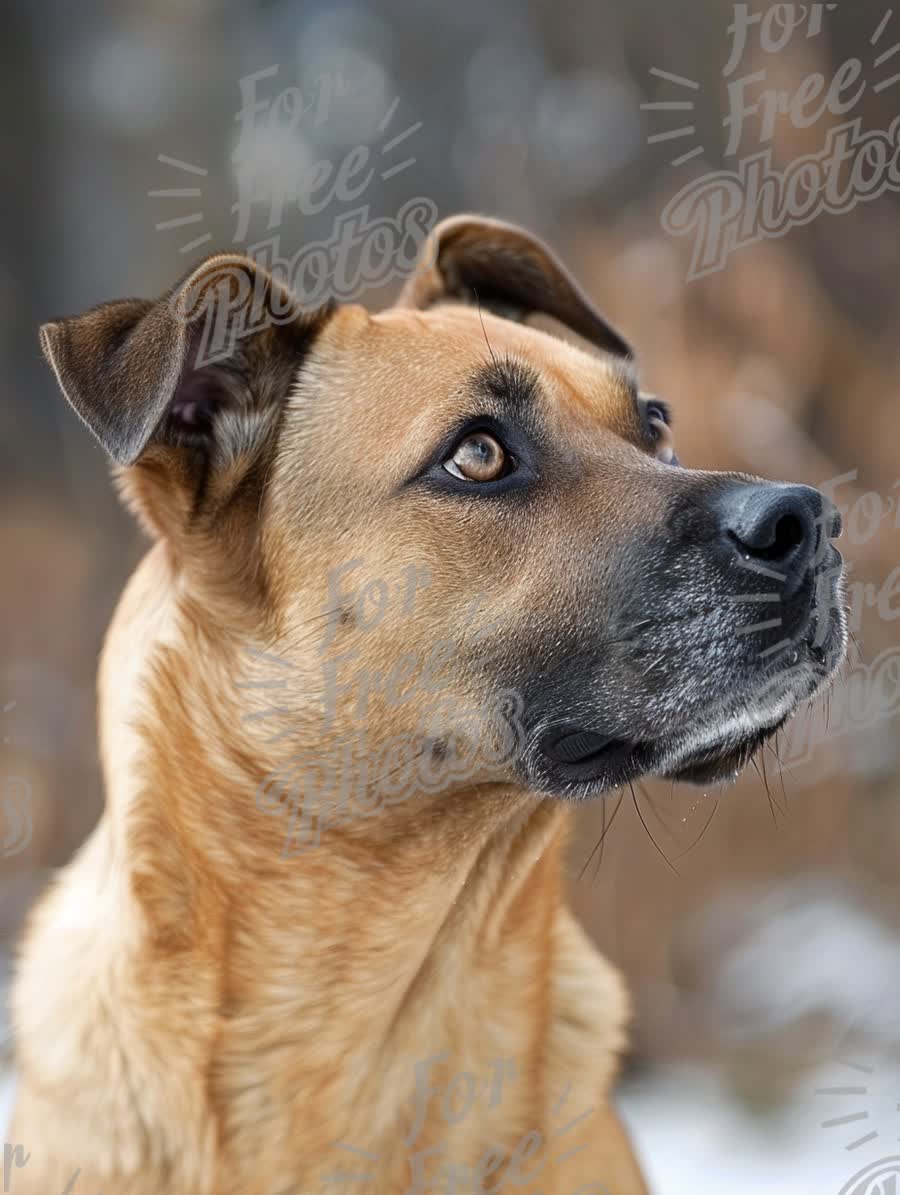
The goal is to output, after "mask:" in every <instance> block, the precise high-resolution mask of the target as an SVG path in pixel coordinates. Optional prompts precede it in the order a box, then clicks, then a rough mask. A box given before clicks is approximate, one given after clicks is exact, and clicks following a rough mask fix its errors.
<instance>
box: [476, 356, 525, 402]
mask: <svg viewBox="0 0 900 1195" xmlns="http://www.w3.org/2000/svg"><path fill="white" fill-rule="evenodd" d="M473 382H474V389H475V392H476V393H478V394H483V395H486V396H487V397H488V398H489V399H492V400H493V401H494V402H495V403H496V404H497V406H498V407H499V408H500V412H501V413H502V414H510V415H519V416H522V415H526V414H528V413H529V412H530V411H532V410H533V409H534V408H535V406H536V405H537V401H538V397H539V395H540V390H541V384H540V379H539V378H538V375H537V373H536V371H535V370H533V369H532V368H531V367H530V366H528V365H524V364H523V363H522V362H521V361H515V360H513V359H512V358H510V357H502V358H498V359H497V360H494V361H491V363H490V364H489V365H485V366H483V367H482V368H481V369H479V370H478V372H477V373H476V374H475V377H474V378H473Z"/></svg>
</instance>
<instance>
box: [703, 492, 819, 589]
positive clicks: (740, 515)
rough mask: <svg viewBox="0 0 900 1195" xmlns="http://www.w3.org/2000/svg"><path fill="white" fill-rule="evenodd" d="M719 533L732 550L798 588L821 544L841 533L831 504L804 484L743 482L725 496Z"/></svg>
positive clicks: (721, 507) (790, 585)
mask: <svg viewBox="0 0 900 1195" xmlns="http://www.w3.org/2000/svg"><path fill="white" fill-rule="evenodd" d="M720 513H721V531H722V534H723V536H724V537H725V539H726V540H727V541H728V543H729V544H730V547H731V550H732V551H733V552H736V553H737V554H738V555H739V556H740V557H741V558H742V559H744V560H753V561H756V562H758V563H759V564H761V565H764V566H765V567H767V568H769V569H772V570H773V571H776V572H778V573H781V574H783V576H784V580H785V583H786V585H787V586H788V588H796V586H797V585H799V584H800V582H801V581H802V580H803V579H804V577H805V576H806V573H807V572H808V570H809V569H810V567H811V566H812V565H813V564H814V563H815V562H816V558H817V554H818V553H819V551H820V550H821V548H822V547H823V545H824V539H823V537H827V538H829V539H830V538H833V537H834V536H837V535H840V533H841V518H840V515H839V514H838V512H837V510H836V508H835V507H834V505H833V503H831V502H830V501H829V500H828V499H827V498H826V497H825V496H824V495H823V494H820V493H819V491H818V490H814V489H812V487H811V486H806V485H776V484H774V483H766V482H759V483H752V482H751V483H741V484H739V485H736V486H733V487H731V488H730V489H728V490H727V491H726V493H725V494H724V496H723V498H722V501H721V506H720Z"/></svg>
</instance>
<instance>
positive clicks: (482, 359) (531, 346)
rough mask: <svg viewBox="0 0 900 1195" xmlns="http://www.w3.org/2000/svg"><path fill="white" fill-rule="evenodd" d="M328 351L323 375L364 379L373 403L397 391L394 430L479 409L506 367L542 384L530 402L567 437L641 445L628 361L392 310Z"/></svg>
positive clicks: (499, 327) (349, 326)
mask: <svg viewBox="0 0 900 1195" xmlns="http://www.w3.org/2000/svg"><path fill="white" fill-rule="evenodd" d="M322 349H323V355H324V357H325V358H326V360H325V361H324V362H322V364H323V366H324V367H325V368H328V366H329V365H331V366H334V367H335V368H336V369H337V370H338V371H339V373H340V374H342V375H346V372H347V371H348V370H350V371H356V370H358V371H359V376H360V377H361V378H364V379H366V382H367V384H368V386H369V388H370V390H369V400H370V401H375V400H376V398H377V395H378V393H379V392H380V391H381V392H384V390H385V388H386V389H387V390H388V391H389V393H390V404H389V409H385V410H384V411H383V412H382V414H383V417H384V418H385V419H388V420H389V419H390V418H391V415H392V413H397V414H400V415H411V414H419V413H420V412H422V411H423V409H426V408H427V409H428V410H430V411H431V413H432V414H434V415H435V416H440V415H441V414H443V413H444V412H447V413H450V412H452V411H453V410H454V408H455V407H457V406H458V404H459V402H460V399H461V397H462V396H463V395H466V396H467V398H468V399H469V400H470V401H473V400H477V389H478V387H479V385H481V384H483V383H482V379H483V378H484V377H485V376H486V373H487V372H488V371H489V369H490V367H491V366H492V365H496V363H497V362H503V363H513V364H516V365H519V366H522V367H524V369H525V371H526V372H527V373H528V374H529V376H531V377H532V379H533V381H534V386H533V387H532V390H531V395H530V397H531V398H532V400H533V401H534V402H536V403H537V404H538V405H539V406H540V408H541V413H542V415H543V416H544V418H545V419H546V420H547V421H548V422H549V423H550V424H551V425H553V424H557V425H558V426H559V427H560V430H561V431H563V432H565V433H567V434H571V433H574V432H576V431H578V430H582V429H584V430H588V431H589V430H590V429H595V430H596V429H598V428H604V427H605V428H607V429H609V430H610V431H612V432H614V433H615V434H617V435H619V436H622V437H624V438H626V439H630V440H634V439H639V438H640V435H641V428H640V420H639V418H638V416H637V410H636V404H635V397H636V394H637V379H636V375H635V373H634V370H633V368H632V366H631V365H630V363H629V362H628V361H626V360H620V359H618V358H615V357H612V356H610V355H609V354H606V353H592V352H587V351H585V350H584V349H581V348H580V347H578V346H576V345H573V344H570V343H568V342H567V341H564V340H561V339H560V338H559V337H557V336H554V335H551V334H549V333H547V332H544V331H542V330H540V329H537V328H533V327H530V326H528V325H525V324H520V323H517V322H515V321H513V320H509V319H503V318H500V317H498V316H495V315H492V314H491V313H489V312H486V311H481V310H479V309H477V308H474V307H468V306H463V305H461V304H449V303H448V304H445V305H440V306H437V307H434V308H432V309H430V310H428V311H414V310H409V309H404V308H391V309H389V310H387V311H383V312H380V313H379V314H377V315H374V316H361V315H360V313H359V309H356V311H355V312H353V313H350V312H347V313H346V314H345V316H344V318H341V317H340V316H339V317H338V318H337V319H335V320H334V321H333V322H332V325H331V327H330V328H329V329H328V330H327V332H326V334H325V336H324V337H323V345H322ZM320 359H321V358H320Z"/></svg>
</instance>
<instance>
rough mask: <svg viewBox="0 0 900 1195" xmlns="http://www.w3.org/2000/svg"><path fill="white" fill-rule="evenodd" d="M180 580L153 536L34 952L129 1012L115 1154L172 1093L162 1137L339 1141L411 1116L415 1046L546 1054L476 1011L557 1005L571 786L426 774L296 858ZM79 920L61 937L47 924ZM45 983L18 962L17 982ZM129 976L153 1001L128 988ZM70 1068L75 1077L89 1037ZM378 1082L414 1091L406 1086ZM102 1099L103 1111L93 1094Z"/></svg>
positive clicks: (104, 675) (114, 1053) (293, 1143)
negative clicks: (86, 833)
mask: <svg viewBox="0 0 900 1195" xmlns="http://www.w3.org/2000/svg"><path fill="white" fill-rule="evenodd" d="M177 596H178V595H177V592H176V590H175V588H174V582H173V577H172V574H171V571H170V569H169V566H168V565H167V563H166V560H165V557H164V555H163V553H162V552H161V550H159V549H156V550H154V551H153V552H151V553H150V555H149V556H148V558H147V559H146V560H145V562H144V564H143V565H142V567H141V568H140V569H139V570H138V572H137V573H136V574H135V577H134V578H133V579H132V582H131V583H130V585H129V587H128V590H127V591H126V595H125V597H124V598H123V601H122V603H121V605H120V608H119V611H118V612H117V615H116V618H115V620H114V623H113V626H112V627H111V630H110V635H109V639H108V642H107V645H106V649H105V652H104V662H103V666H102V669H101V678H100V710H101V746H102V754H103V762H104V769H105V774H106V780H107V785H108V793H107V811H106V814H105V816H104V819H103V822H102V823H101V825H100V827H99V828H98V830H97V832H96V834H95V836H94V839H93V840H92V842H91V843H90V844H89V845H88V846H87V847H86V848H85V852H84V854H83V856H82V858H81V859H80V860H78V861H76V863H75V865H74V866H73V868H72V869H71V872H70V874H69V876H67V877H66V878H64V880H63V882H62V884H61V886H60V888H59V891H58V894H57V898H56V899H55V900H51V901H50V902H48V904H47V905H46V906H45V908H44V910H43V911H42V913H41V915H40V923H39V925H38V927H37V930H36V932H37V934H38V936H39V935H40V933H41V932H42V931H43V932H46V933H47V934H49V938H48V940H47V941H46V942H45V944H44V945H45V947H46V950H45V954H46V962H45V965H46V966H47V967H50V966H54V967H56V968H57V969H59V968H60V967H62V968H63V972H64V974H65V975H66V977H67V978H66V980H65V981H64V982H71V984H72V985H74V986H75V987H76V988H77V990H78V991H79V992H80V993H81V996H82V999H83V1001H84V1015H85V1024H90V1023H92V1022H94V1021H95V1020H96V1019H97V1012H98V1009H97V1007H96V1006H97V1003H98V1000H99V1001H100V1007H101V1009H106V1010H108V1008H109V1007H110V1006H113V1007H116V1008H117V1009H118V1010H119V1011H118V1012H117V1014H116V1018H115V1020H114V1021H112V1022H110V1021H109V1018H108V1013H107V1018H106V1024H107V1037H106V1038H105V1040H104V1041H103V1042H102V1043H101V1048H100V1049H99V1050H97V1052H96V1055H95V1059H94V1063H93V1073H94V1074H95V1082H96V1083H97V1084H99V1085H102V1084H108V1085H109V1086H110V1089H111V1090H112V1089H113V1088H114V1087H115V1085H114V1084H113V1083H112V1079H111V1073H110V1070H109V1068H112V1069H113V1070H115V1068H117V1067H120V1066H121V1059H122V1058H123V1057H125V1056H127V1057H128V1058H129V1065H130V1066H133V1067H134V1068H135V1073H134V1074H131V1075H129V1083H130V1086H131V1087H132V1088H133V1089H134V1090H136V1091H138V1092H139V1093H140V1094H139V1096H138V1097H136V1100H135V1103H134V1104H133V1106H131V1107H129V1108H126V1107H123V1106H121V1105H117V1106H115V1107H113V1106H112V1105H111V1106H110V1110H109V1115H110V1141H109V1143H108V1149H109V1150H110V1151H112V1153H111V1155H110V1156H112V1157H114V1158H115V1160H116V1164H117V1165H119V1166H126V1165H130V1164H132V1161H131V1159H133V1157H134V1151H135V1150H137V1149H138V1148H139V1145H138V1143H139V1142H140V1141H141V1140H143V1139H144V1132H145V1130H146V1129H147V1128H148V1126H149V1127H150V1128H151V1129H152V1131H151V1132H150V1133H149V1137H150V1139H154V1132H157V1131H159V1128H160V1126H163V1125H165V1126H168V1129H169V1131H171V1125H172V1121H173V1118H172V1114H171V1107H172V1104H173V1101H174V1103H175V1104H177V1105H179V1106H183V1117H182V1119H181V1123H183V1125H184V1132H185V1139H184V1141H174V1142H171V1149H172V1155H173V1158H175V1157H179V1158H182V1155H188V1154H191V1153H192V1152H193V1156H194V1157H195V1159H196V1161H195V1163H194V1164H196V1166H197V1167H199V1168H202V1167H203V1165H204V1162H203V1157H202V1151H200V1153H199V1154H198V1152H197V1149H196V1141H198V1140H205V1141H207V1142H208V1145H209V1150H210V1157H212V1154H213V1153H214V1152H215V1147H214V1144H213V1143H214V1142H216V1141H217V1140H218V1141H221V1140H222V1139H225V1140H227V1141H228V1142H229V1157H230V1164H231V1165H234V1166H239V1165H241V1164H242V1162H241V1159H243V1158H246V1159H249V1160H251V1161H250V1162H248V1165H252V1159H253V1158H255V1157H258V1156H260V1154H261V1151H268V1152H270V1153H271V1151H273V1150H274V1151H276V1152H277V1151H285V1150H287V1151H288V1153H289V1154H290V1158H293V1157H294V1156H295V1155H296V1156H297V1157H302V1156H304V1155H306V1156H317V1157H324V1156H327V1154H328V1150H329V1148H330V1146H331V1145H332V1144H333V1143H334V1142H335V1140H343V1141H347V1142H348V1143H350V1144H352V1145H354V1146H358V1147H359V1148H371V1147H373V1146H377V1147H381V1146H383V1144H384V1142H385V1141H392V1142H394V1143H395V1144H396V1143H397V1142H399V1141H400V1136H398V1126H402V1125H403V1124H404V1123H406V1124H407V1125H408V1126H409V1125H412V1124H413V1123H414V1122H415V1120H416V1119H417V1116H418V1113H419V1112H420V1111H421V1109H418V1110H417V1108H416V1100H415V1088H416V1083H417V1073H418V1072H417V1066H418V1067H419V1068H421V1066H422V1065H423V1064H425V1063H427V1061H428V1060H429V1059H432V1060H433V1059H435V1058H437V1057H438V1056H441V1055H446V1060H445V1061H441V1062H440V1063H439V1064H437V1063H436V1064H435V1065H440V1066H441V1067H444V1066H446V1068H448V1069H447V1070H445V1078H448V1077H449V1078H452V1076H453V1074H456V1073H463V1072H466V1073H474V1074H476V1075H479V1076H486V1075H487V1074H488V1072H489V1071H490V1070H491V1068H496V1067H497V1066H498V1065H501V1064H503V1063H504V1061H505V1060H511V1059H513V1058H514V1059H516V1064H517V1065H518V1066H522V1065H527V1066H528V1067H529V1068H533V1069H534V1070H535V1071H536V1072H540V1071H542V1070H543V1069H544V1068H545V1066H546V1063H547V1050H548V1045H547V1041H546V1040H545V1031H546V1029H547V1026H546V1025H542V1026H541V1027H539V1028H538V1029H536V1027H535V1026H534V1024H533V1019H532V1018H531V1017H529V1016H527V1015H525V1016H518V1017H515V1018H512V1022H513V1023H515V1024H519V1025H523V1026H527V1027H528V1030H527V1033H526V1034H524V1035H523V1037H522V1040H518V1039H516V1040H512V1038H511V1037H509V1036H507V1037H504V1038H503V1039H502V1040H501V1039H500V1038H496V1039H494V1038H491V1036H490V1032H491V1031H490V1030H489V1029H488V1028H487V1025H488V1023H490V1025H492V1026H493V1027H494V1028H493V1032H495V1033H496V1027H497V1024H498V1022H497V1019H496V1018H492V1019H490V1021H489V1018H488V1017H487V1016H486V1015H485V1014H486V1012H487V1011H488V1010H489V1009H494V1010H495V1009H496V1005H497V1002H498V1001H500V1002H504V1001H505V1002H508V1004H509V1005H510V1006H512V1005H513V1004H518V1003H522V1004H523V1005H525V1006H527V1007H534V1006H535V1003H537V1006H539V1007H545V1008H550V1007H551V1006H552V1005H553V1003H554V997H553V993H552V992H551V990H550V987H551V985H552V984H553V983H554V982H555V981H554V978H553V966H552V962H551V960H552V959H553V957H554V955H555V953H556V950H555V935H556V934H557V933H558V932H560V931H559V926H558V921H559V916H560V907H561V889H562V880H561V875H562V850H563V815H562V813H561V811H560V807H559V805H557V804H554V803H552V802H546V801H539V800H537V799H535V798H534V797H531V796H528V795H527V794H523V793H521V792H517V791H513V790H511V789H509V788H503V787H501V786H499V785H488V786H478V785H472V786H471V787H469V788H468V789H467V790H466V791H457V792H453V793H443V794H438V795H435V794H424V793H423V794H421V795H420V796H419V797H416V796H413V797H412V798H411V799H410V800H409V801H407V802H406V803H405V805H404V811H403V812H402V813H398V814H397V815H396V816H397V818H398V819H399V818H401V817H405V820H403V821H400V820H397V821H395V822H394V823H393V824H392V823H391V822H390V820H389V819H388V814H387V813H385V820H380V819H379V820H377V822H376V823H373V825H372V827H370V828H369V832H366V833H363V832H361V830H360V827H353V828H352V829H350V830H342V828H341V827H335V828H334V829H333V830H330V831H329V832H328V836H327V838H325V839H323V842H322V844H321V845H320V846H319V848H318V849H316V850H313V851H310V852H308V853H306V854H303V855H300V856H297V857H294V858H290V857H288V858H285V857H283V854H282V846H283V840H284V826H283V825H279V824H277V819H275V818H273V817H271V816H266V814H265V813H261V812H260V810H259V809H258V808H257V804H256V801H255V799H254V798H255V789H256V787H257V784H258V780H259V774H260V765H259V762H258V761H256V760H255V759H254V758H253V756H252V754H250V753H248V752H246V750H244V749H243V748H244V744H243V743H242V741H241V740H240V738H239V735H238V734H237V733H236V734H235V736H234V739H233V740H230V739H229V736H228V734H227V733H222V730H221V728H222V727H226V728H227V727H228V726H229V725H231V726H232V727H239V710H237V709H235V710H231V711H230V712H227V713H226V716H225V717H224V719H223V718H221V717H219V716H218V715H217V716H216V717H212V716H211V717H210V718H206V717H203V716H201V717H199V718H198V716H197V711H198V710H199V711H204V710H206V711H212V707H213V706H214V705H216V702H215V695H216V692H217V691H218V692H219V693H220V695H221V696H222V698H223V700H224V699H225V690H226V688H227V685H228V682H229V676H228V669H227V664H226V663H225V660H226V658H227V656H226V655H224V654H222V653H221V652H220V653H219V654H218V655H213V657H212V659H211V660H210V658H209V657H208V656H207V655H205V654H204V653H205V652H206V651H207V650H208V649H210V647H211V645H210V644H209V643H206V644H204V643H203V642H202V641H201V640H202V635H203V631H202V630H201V629H200V628H199V627H197V626H194V627H193V628H192V627H190V626H189V625H187V624H186V623H185V622H184V620H183V618H182V617H181V615H179V613H178V601H177ZM204 659H205V660H206V661H207V663H206V665H205V666H204V667H203V668H202V669H201V668H199V667H198V661H199V660H204ZM217 660H218V663H217V662H216V661H217ZM231 679H233V678H231ZM192 685H200V686H201V687H200V688H199V689H197V690H196V691H194V690H192V689H191V688H190V686H192ZM225 704H226V707H227V701H226V702H225ZM229 718H231V719H236V720H232V721H229ZM216 727H219V728H220V730H219V731H218V732H217V730H216ZM412 811H415V816H414V817H413V816H412ZM98 876H101V877H103V878H102V879H101V880H100V881H99V887H97V888H95V889H94V890H88V887H87V885H88V877H90V884H91V885H96V884H98V880H97V877H98ZM73 905H77V906H78V908H77V917H76V921H75V922H73V917H72V911H73ZM77 918H81V929H82V930H83V937H82V938H80V939H79V938H78V937H77V933H76V936H75V937H73V936H72V930H73V928H75V929H76V930H77V929H78V924H77ZM66 923H68V937H67V941H66V947H65V950H64V951H63V952H62V954H61V952H60V950H59V948H58V935H57V933H56V932H55V931H58V930H59V929H60V928H61V927H62V926H63V925H65V924H66ZM55 940H56V945H54V944H53V943H54V941H55ZM79 941H80V947H79V945H78V943H79ZM509 943H514V944H515V950H514V951H510V950H508V948H507V947H508V944H509ZM39 953H40V952H38V951H33V952H32V954H33V956H35V957H37V956H38V955H39ZM523 968H524V969H523ZM38 970H39V968H38ZM69 970H71V974H68V972H69ZM593 978H594V980H596V978H597V977H596V976H594V977H593ZM29 979H32V980H33V981H34V984H29ZM600 982H601V983H605V984H606V985H607V986H608V985H609V980H608V976H606V975H605V974H604V975H602V976H601V977H600ZM40 983H41V977H40V976H39V975H37V974H35V975H34V976H32V977H28V976H26V977H25V982H23V984H22V985H21V987H20V996H21V995H22V994H23V993H24V992H25V991H26V990H31V992H32V995H33V994H34V985H40ZM58 984H59V977H58V975H57V976H55V982H54V984H53V989H54V990H58ZM132 985H137V986H138V987H139V989H140V993H141V998H140V1000H134V999H129V988H130V987H131V986H132ZM23 999H24V1000H26V1001H27V1000H28V999H29V997H28V996H27V995H25V996H24V997H23ZM148 1009H152V1010H155V1011H154V1013H153V1014H151V1015H148V1013H147V1010H148ZM62 1015H63V1013H62V1011H61V1010H60V1008H59V1007H58V1006H57V1005H56V1004H53V1002H48V1001H47V1000H46V998H45V1000H44V1002H43V1003H42V1004H41V1005H40V1007H38V1006H34V1007H31V1008H29V1007H25V1005H24V1004H23V1003H22V1000H20V1007H19V1019H20V1022H24V1024H23V1030H24V1031H25V1033H26V1034H27V1032H28V1031H32V1032H41V1031H44V1032H46V1031H47V1030H48V1028H49V1025H48V1021H56V1020H57V1018H59V1017H61V1016H62ZM65 1015H67V1016H68V1018H69V1022H68V1025H67V1026H66V1027H65V1028H64V1029H62V1034H63V1036H64V1038H65V1041H62V1042H61V1049H66V1050H71V1051H73V1052H74V1053H78V1052H79V1051H80V1050H83V1048H84V1047H83V1044H82V1038H81V1037H80V1031H79V1026H78V1021H77V1019H76V1020H74V1021H73V1020H72V1014H71V1012H69V1013H67V1014H65ZM501 1024H502V1021H501ZM53 1032H55V1033H57V1034H60V1032H61V1026H60V1025H59V1024H55V1025H54V1027H53ZM123 1035H124V1036H127V1038H128V1039H129V1042H130V1043H131V1044H130V1045H129V1047H128V1049H127V1050H126V1049H125V1047H124V1046H123V1044H122V1041H121V1040H119V1039H120V1038H121V1037H122V1036H123ZM104 1047H105V1049H106V1051H107V1052H108V1056H106V1057H104V1053H103V1048H104ZM67 1073H68V1074H77V1075H78V1076H79V1082H80V1083H84V1082H85V1081H86V1080H85V1079H84V1076H85V1074H86V1071H85V1066H84V1061H83V1059H81V1058H79V1059H77V1060H76V1063H75V1065H72V1066H70V1067H69V1068H68V1069H67ZM529 1091H530V1094H529V1095H528V1098H527V1100H525V1097H524V1096H523V1097H522V1098H523V1100H525V1104H527V1106H525V1104H522V1106H520V1105H519V1104H518V1103H517V1102H516V1100H514V1099H512V1098H511V1099H508V1100H506V1101H504V1103H503V1106H502V1109H501V1110H500V1111H498V1112H497V1115H500V1114H501V1112H502V1115H503V1116H504V1117H512V1118H513V1120H514V1121H515V1122H516V1123H518V1124H520V1125H522V1126H525V1127H527V1125H528V1124H529V1123H532V1124H533V1123H535V1122H536V1120H537V1119H538V1118H539V1116H540V1113H541V1110H540V1109H538V1108H536V1107H534V1099H535V1098H536V1097H535V1094H534V1093H535V1091H538V1092H539V1093H540V1095H539V1098H541V1099H544V1098H547V1095H548V1093H547V1092H546V1091H545V1090H543V1089H542V1087H541V1085H540V1084H539V1085H537V1087H535V1085H533V1084H532V1085H531V1086H530V1088H529ZM382 1092H392V1093H403V1095H402V1098H395V1099H394V1101H393V1103H391V1102H390V1101H389V1100H387V1099H385V1098H383V1095H382ZM82 1094H83V1093H82ZM101 1102H102V1101H101ZM83 1103H84V1106H89V1105H90V1101H83ZM79 1106H81V1103H79ZM433 1113H434V1114H435V1115H437V1113H436V1111H435V1109H434V1108H432V1109H431V1110H430V1111H429V1115H432V1114H433ZM492 1114H493V1113H492ZM485 1115H486V1113H479V1117H478V1121H479V1124H481V1125H482V1126H483V1125H484V1123H485V1122H484V1116H485ZM91 1116H92V1119H93V1123H92V1127H91V1129H90V1134H94V1135H95V1134H96V1104H95V1105H94V1106H93V1107H92V1111H91ZM155 1122H158V1123H155ZM70 1124H71V1125H72V1127H73V1142H74V1143H77V1142H78V1141H79V1140H80V1141H81V1142H83V1141H84V1139H85V1138H84V1135H83V1134H84V1133H85V1132H86V1131H87V1128H86V1126H85V1125H80V1124H79V1122H78V1117H77V1116H75V1117H71V1118H70ZM439 1127H440V1128H441V1129H442V1130H446V1128H447V1126H446V1125H442V1126H439ZM501 1127H502V1126H501ZM429 1131H431V1130H428V1129H427V1126H426V1127H425V1128H424V1129H422V1128H421V1127H420V1130H419V1132H418V1133H417V1135H418V1136H419V1137H420V1139H421V1140H423V1141H424V1140H426V1139H430V1138H428V1132H429ZM434 1131H437V1130H434ZM504 1131H505V1130H504ZM422 1132H424V1133H425V1136H424V1137H423V1136H422V1135H421V1134H422ZM90 1134H89V1135H90ZM443 1135H444V1136H446V1132H444V1133H443ZM116 1142H119V1144H115V1143H116ZM285 1142H289V1143H290V1145H289V1146H286V1145H285ZM189 1143H193V1144H189ZM129 1151H131V1152H129ZM76 1153H77V1150H76ZM217 1156H218V1155H217ZM289 1160H290V1159H289V1158H288V1156H287V1154H285V1164H287V1163H288V1161H289ZM335 1160H336V1161H339V1160H340V1159H339V1158H336V1159H335ZM167 1164H172V1165H175V1164H176V1163H175V1162H174V1161H171V1163H170V1160H167ZM184 1164H185V1163H183V1160H179V1161H178V1163H177V1165H178V1166H182V1165H184ZM246 1177H247V1184H246V1188H245V1189H251V1186H252V1183H251V1178H252V1175H251V1174H250V1172H249V1171H248V1174H247V1176H246ZM186 1181H192V1180H191V1178H190V1176H187V1178H186Z"/></svg>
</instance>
